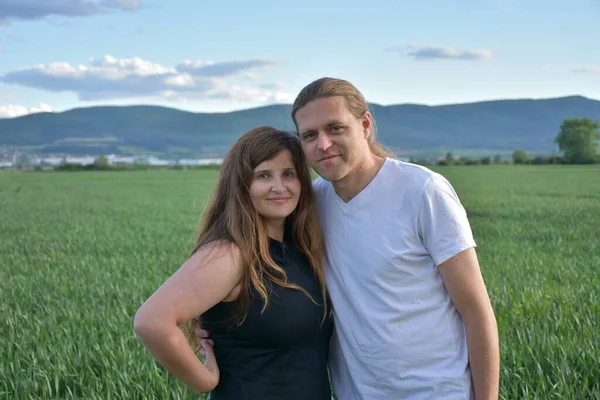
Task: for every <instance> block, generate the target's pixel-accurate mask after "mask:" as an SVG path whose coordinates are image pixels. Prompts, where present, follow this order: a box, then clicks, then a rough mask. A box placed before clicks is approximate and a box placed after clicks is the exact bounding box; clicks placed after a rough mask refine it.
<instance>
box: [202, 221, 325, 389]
mask: <svg viewBox="0 0 600 400" xmlns="http://www.w3.org/2000/svg"><path fill="white" fill-rule="evenodd" d="M286 231H287V230H286ZM269 247H270V252H271V256H272V257H273V259H274V261H275V262H276V263H277V264H278V265H279V266H281V267H282V268H283V269H284V270H285V272H286V273H287V276H288V282H289V283H294V284H296V285H298V286H300V287H302V288H304V289H305V290H306V291H307V292H308V293H309V294H310V295H311V296H312V298H313V299H314V300H315V301H316V302H317V303H319V304H321V305H322V296H321V290H320V286H319V283H318V281H317V279H316V277H315V276H314V274H313V272H312V270H311V268H310V266H309V263H308V259H307V258H306V256H305V255H304V254H303V253H302V252H301V251H299V250H298V249H297V248H296V247H295V246H294V245H293V243H292V242H291V240H290V235H289V233H288V232H286V235H285V237H284V241H283V242H279V241H277V240H274V239H269ZM265 284H266V285H267V288H268V289H269V290H270V292H269V293H270V294H271V295H270V297H269V304H268V307H267V309H266V310H265V311H264V312H263V314H262V315H261V310H262V307H263V300H262V299H261V298H260V296H259V295H258V294H256V293H254V296H253V301H252V303H251V306H250V312H249V313H248V315H247V317H246V320H245V321H244V322H243V323H242V324H241V325H240V326H239V327H237V326H236V325H235V324H233V323H232V322H231V315H232V314H231V313H232V310H233V303H225V302H221V303H219V304H217V305H215V306H214V307H213V308H211V309H210V310H208V311H207V312H205V313H204V314H203V315H202V324H203V327H204V328H205V329H206V330H208V331H209V332H210V336H211V338H212V339H213V340H214V342H215V347H214V351H215V356H216V358H217V363H218V366H219V372H220V380H219V384H218V385H217V387H216V388H215V390H214V391H213V392H212V394H211V399H212V400H284V399H285V400H295V399H297V400H301V399H302V400H307V399H310V400H330V399H331V389H330V386H329V376H328V371H327V358H328V355H329V340H330V338H331V333H332V330H333V321H332V320H331V319H330V318H327V319H325V321H322V319H323V308H322V307H321V306H317V305H316V304H315V303H313V302H312V301H311V300H310V299H309V298H308V297H307V296H306V295H305V294H304V293H302V292H301V291H299V290H296V289H285V288H281V287H280V286H278V285H270V284H269V283H268V282H265Z"/></svg>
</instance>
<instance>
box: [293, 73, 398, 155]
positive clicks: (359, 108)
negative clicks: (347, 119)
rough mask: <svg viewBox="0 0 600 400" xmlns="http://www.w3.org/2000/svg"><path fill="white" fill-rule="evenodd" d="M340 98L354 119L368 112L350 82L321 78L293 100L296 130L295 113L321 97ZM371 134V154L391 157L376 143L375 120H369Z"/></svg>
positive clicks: (360, 95) (363, 98)
mask: <svg viewBox="0 0 600 400" xmlns="http://www.w3.org/2000/svg"><path fill="white" fill-rule="evenodd" d="M333 96H341V97H343V98H344V99H345V101H346V107H348V110H349V111H350V112H351V113H352V115H354V117H355V118H362V117H363V116H364V115H365V113H367V112H369V104H368V103H367V101H366V100H365V97H364V96H363V94H362V93H361V92H360V91H359V90H358V89H357V88H356V87H355V86H354V85H353V84H351V83H350V82H348V81H345V80H343V79H337V78H328V77H325V78H321V79H317V80H316V81H313V82H311V83H309V84H308V85H306V86H305V87H304V88H303V89H302V90H301V91H300V93H299V94H298V96H297V97H296V100H294V104H293V105H292V119H293V120H294V125H296V130H297V129H298V123H297V122H296V113H297V112H298V110H299V109H301V108H302V107H304V106H305V105H306V104H307V103H309V102H311V101H313V100H317V99H320V98H323V97H333ZM371 123H372V128H371V134H370V135H369V138H368V143H369V148H370V149H371V153H373V154H374V155H376V156H378V157H393V154H392V152H391V151H389V150H387V149H385V148H384V147H383V145H382V144H381V143H379V142H378V141H377V138H376V134H377V126H376V124H375V118H374V117H372V120H371Z"/></svg>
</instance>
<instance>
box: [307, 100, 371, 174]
mask: <svg viewBox="0 0 600 400" xmlns="http://www.w3.org/2000/svg"><path fill="white" fill-rule="evenodd" d="M296 125H297V128H298V134H299V135H300V141H301V143H302V150H303V151H304V154H305V156H306V160H307V162H308V164H309V165H310V167H311V168H312V169H314V170H315V171H316V172H317V173H318V174H319V175H320V176H321V177H323V179H327V180H328V181H331V182H335V181H339V180H341V179H343V178H345V177H346V176H348V175H349V174H350V173H351V172H352V171H354V170H355V169H356V167H357V166H360V164H361V163H362V162H363V161H364V160H365V157H367V156H368V155H369V154H370V149H369V143H368V142H367V138H368V132H369V131H370V129H371V115H370V114H369V113H366V114H365V116H363V117H361V118H356V117H355V116H354V115H352V113H351V112H350V110H348V107H347V106H346V100H345V99H344V98H343V97H341V96H334V97H324V98H320V99H317V100H313V101H310V102H308V103H307V104H306V105H305V106H304V107H302V108H300V109H299V110H298V111H297V112H296Z"/></svg>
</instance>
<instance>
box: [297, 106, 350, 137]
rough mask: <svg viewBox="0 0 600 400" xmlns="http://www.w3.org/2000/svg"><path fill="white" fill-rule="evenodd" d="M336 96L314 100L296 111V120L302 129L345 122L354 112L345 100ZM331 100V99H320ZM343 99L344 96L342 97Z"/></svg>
mask: <svg viewBox="0 0 600 400" xmlns="http://www.w3.org/2000/svg"><path fill="white" fill-rule="evenodd" d="M334 99H335V98H324V99H317V100H313V101H311V102H309V103H307V104H306V106H304V107H302V108H301V109H300V110H298V112H297V113H296V122H297V123H298V127H299V128H300V129H301V130H305V129H315V128H317V127H321V126H326V125H331V124H336V123H337V124H339V123H344V121H346V120H347V119H348V118H349V117H350V116H352V114H351V113H350V111H349V110H348V109H347V107H346V105H345V103H344V102H343V101H339V100H337V101H336V100H334ZM320 100H331V101H320ZM342 100H343V98H342Z"/></svg>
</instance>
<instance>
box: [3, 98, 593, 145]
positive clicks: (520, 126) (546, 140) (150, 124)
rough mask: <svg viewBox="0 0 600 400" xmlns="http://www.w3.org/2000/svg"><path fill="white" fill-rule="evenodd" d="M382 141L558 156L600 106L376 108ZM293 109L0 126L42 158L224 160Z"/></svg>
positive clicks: (563, 101)
mask: <svg viewBox="0 0 600 400" xmlns="http://www.w3.org/2000/svg"><path fill="white" fill-rule="evenodd" d="M371 107H372V111H373V114H374V116H375V118H376V121H377V125H378V130H379V133H378V134H379V139H380V140H381V141H382V142H383V143H384V144H386V145H387V146H389V147H391V148H393V149H395V150H396V151H399V152H410V151H415V152H421V153H423V152H436V151H440V152H443V151H445V150H452V149H470V150H473V151H483V150H495V151H511V150H514V149H517V148H522V149H526V150H530V151H531V150H533V151H540V152H544V151H545V152H548V153H549V152H551V151H552V149H553V148H554V144H553V139H554V137H555V135H556V133H557V132H558V130H559V127H560V124H561V122H562V121H563V120H564V119H565V118H572V117H589V118H592V119H595V120H600V101H597V100H592V99H588V98H585V97H580V96H573V97H563V98H556V99H543V100H500V101H486V102H478V103H468V104H453V105H443V106H423V105H414V104H401V105H391V106H381V105H377V104H372V105H371ZM290 109H291V107H290V106H289V105H273V106H266V107H260V108H253V109H248V110H243V111H234V112H229V113H192V112H186V111H181V110H176V109H172V108H166V107H157V106H110V107H108V106H99V107H89V108H78V109H73V110H69V111H65V112H60V113H40V114H31V115H27V116H23V117H18V118H12V119H0V145H6V146H10V147H32V146H34V148H37V149H38V151H39V152H46V153H48V152H55V153H56V152H69V153H87V154H99V153H108V152H112V153H141V152H154V153H162V154H164V153H167V154H175V153H180V154H182V155H185V154H189V155H207V154H211V155H222V154H223V153H224V152H225V151H226V150H227V148H228V147H229V146H230V145H231V143H232V142H233V141H234V140H235V139H236V138H237V137H238V136H239V135H240V134H242V133H243V132H246V131H248V130H250V129H252V128H253V127H256V126H259V125H274V126H277V127H280V128H284V129H293V125H292V122H291V118H290Z"/></svg>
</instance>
